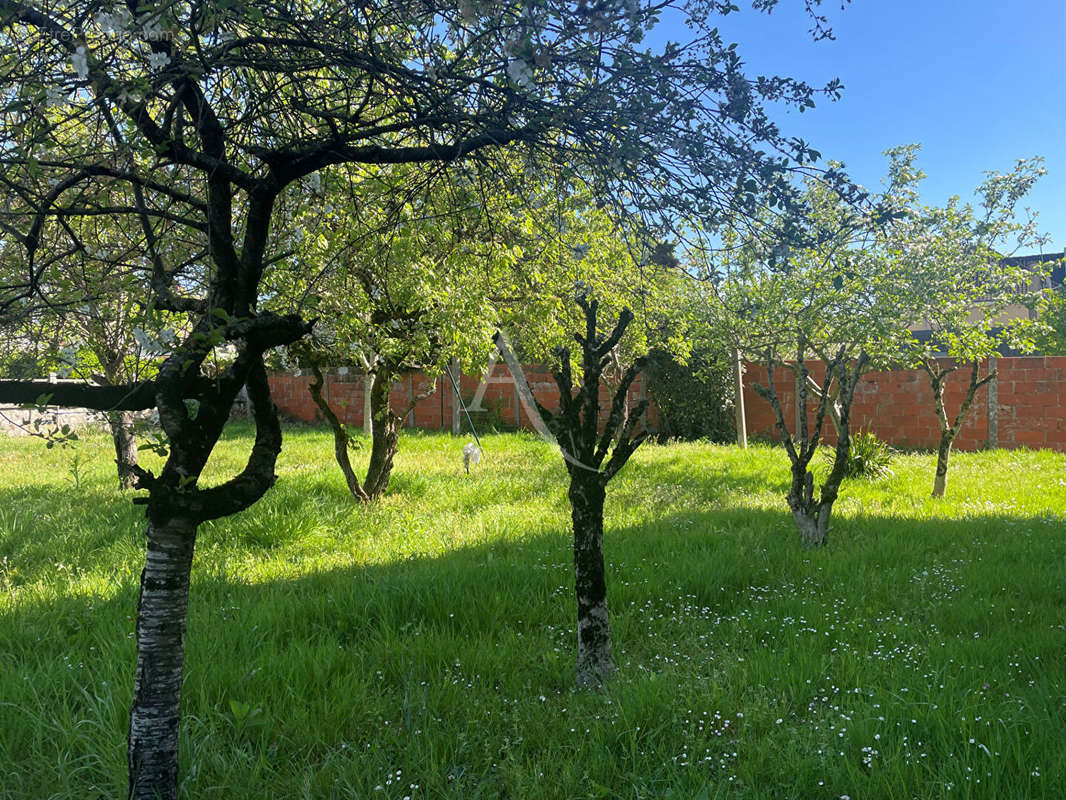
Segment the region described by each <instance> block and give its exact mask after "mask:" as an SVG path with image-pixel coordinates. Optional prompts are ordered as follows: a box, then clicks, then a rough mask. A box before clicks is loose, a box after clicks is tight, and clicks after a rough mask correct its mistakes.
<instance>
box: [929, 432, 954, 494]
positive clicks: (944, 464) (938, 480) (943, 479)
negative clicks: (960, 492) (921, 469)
mask: <svg viewBox="0 0 1066 800" xmlns="http://www.w3.org/2000/svg"><path fill="white" fill-rule="evenodd" d="M954 441H955V437H954V435H953V434H952V432H951V431H950V430H948V431H943V432H941V434H940V445H939V446H938V447H937V449H936V477H935V478H934V479H933V497H943V496H944V495H945V494H947V490H948V461H949V460H950V458H951V445H952V443H953V442H954Z"/></svg>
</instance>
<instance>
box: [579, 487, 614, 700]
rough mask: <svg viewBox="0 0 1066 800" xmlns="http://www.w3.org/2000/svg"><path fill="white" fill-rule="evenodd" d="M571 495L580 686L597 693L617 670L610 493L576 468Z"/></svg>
mask: <svg viewBox="0 0 1066 800" xmlns="http://www.w3.org/2000/svg"><path fill="white" fill-rule="evenodd" d="M585 473H587V474H585ZM569 494H570V507H571V517H572V519H573V523H574V585H575V590H576V595H577V684H578V686H580V687H584V688H592V689H596V688H599V687H601V686H602V685H603V683H604V682H605V681H606V680H607V679H608V678H610V677H611V675H612V674H613V673H614V670H615V667H614V662H613V661H612V660H611V628H610V620H609V617H608V614H607V578H606V571H605V568H604V561H603V503H604V500H605V499H606V496H607V493H606V489H605V487H604V485H603V484H602V483H601V480H600V476H599V474H597V473H595V472H590V471H587V470H583V469H581V468H580V467H574V468H573V471H572V474H571V478H570V492H569Z"/></svg>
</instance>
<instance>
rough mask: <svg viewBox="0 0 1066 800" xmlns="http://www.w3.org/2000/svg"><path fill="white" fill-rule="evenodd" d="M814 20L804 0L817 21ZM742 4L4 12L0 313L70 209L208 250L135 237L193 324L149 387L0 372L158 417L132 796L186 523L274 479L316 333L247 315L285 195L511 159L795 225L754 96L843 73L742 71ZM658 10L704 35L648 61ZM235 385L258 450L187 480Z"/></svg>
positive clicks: (637, 202) (172, 670) (159, 794)
mask: <svg viewBox="0 0 1066 800" xmlns="http://www.w3.org/2000/svg"><path fill="white" fill-rule="evenodd" d="M756 5H757V6H758V7H760V8H762V9H764V10H766V9H769V8H771V7H772V6H773V5H774V2H773V0H758V2H757V3H756ZM816 5H817V0H808V2H807V6H808V8H810V9H812V13H813V9H814V7H815V6H816ZM679 6H680V4H679ZM731 9H732V6H731V5H729V4H727V3H719V2H715V1H712V0H700V2H696V3H691V4H684V5H683V6H680V7H676V8H673V7H672V6H671V4H670V3H665V4H658V3H640V2H639V1H638V2H636V3H629V2H622V1H621V0H618V2H615V1H614V0H608V2H605V3H601V4H597V5H596V6H595V7H594V8H589V7H588V5H587V4H586V3H583V2H582V3H578V4H571V3H568V2H559V1H557V0H552V1H551V2H545V3H544V4H543V5H538V6H535V7H534V6H521V5H516V6H499V7H496V6H493V7H485V6H482V5H481V4H480V3H473V2H466V1H465V0H463V1H462V2H459V3H458V4H454V5H453V4H451V3H436V2H434V0H425V2H417V3H411V2H407V0H396V2H386V3H380V4H376V5H373V6H368V5H366V4H353V3H344V2H342V3H331V4H326V3H320V2H313V1H312V2H301V3H297V4H292V3H276V2H262V3H255V4H254V5H251V6H249V5H245V4H239V3H226V4H207V5H204V4H201V3H186V2H174V3H170V4H166V5H163V6H159V5H148V4H142V3H139V2H137V0H131V2H128V3H126V4H124V5H122V6H120V7H118V8H117V9H116V10H114V11H111V12H101V11H100V9H99V6H98V4H96V3H94V2H89V0H75V1H74V2H51V0H41V2H22V0H0V98H2V99H0V185H2V186H3V189H4V196H5V200H4V204H5V205H4V208H3V217H2V230H3V234H4V237H5V244H4V246H5V248H6V247H9V246H11V247H14V249H15V250H16V257H15V258H12V259H11V260H10V261H11V263H10V265H9V266H7V267H5V270H4V273H5V274H4V275H3V276H2V278H0V280H2V286H0V314H4V315H7V314H15V315H26V314H27V313H29V311H30V310H31V309H32V308H33V307H36V308H37V309H44V308H47V304H43V303H42V302H41V293H42V289H43V287H46V286H47V285H48V284H49V282H50V281H51V280H53V278H54V276H57V275H58V276H62V275H64V274H66V273H67V272H69V271H70V270H71V269H72V261H73V260H76V259H77V257H78V253H79V252H80V248H81V243H80V240H79V238H78V236H77V232H76V228H74V227H72V226H70V225H68V224H67V223H68V222H69V221H70V220H72V219H76V218H81V219H84V218H88V217H92V216H98V215H105V216H113V217H127V216H128V217H131V218H134V219H144V218H145V217H147V218H148V220H149V221H150V225H151V231H152V235H151V236H147V235H146V239H152V240H155V241H158V238H159V232H160V231H161V230H163V226H164V224H165V223H173V224H174V225H175V226H177V228H179V229H180V230H181V231H182V232H183V235H184V236H185V237H187V239H188V240H189V241H192V242H195V243H196V244H197V245H198V247H196V249H195V250H196V251H201V252H202V253H203V256H202V258H199V259H196V260H193V261H187V260H182V261H177V262H173V261H168V258H167V255H166V254H165V252H163V251H161V250H160V249H159V248H156V247H154V246H153V245H152V244H151V242H148V246H147V250H146V253H145V256H146V258H145V263H143V264H142V265H140V270H141V274H142V275H143V276H144V282H143V285H144V286H145V287H147V296H146V297H145V298H144V303H145V305H146V307H149V308H152V309H154V310H156V311H158V312H160V313H161V314H164V315H187V319H188V323H187V325H188V327H187V330H186V332H185V333H183V335H182V336H180V337H176V338H175V341H174V342H173V343H171V344H168V346H167V349H166V352H165V353H163V354H162V355H161V359H160V361H161V363H160V366H159V370H158V373H157V374H156V375H155V376H154V377H152V378H151V379H148V380H140V381H135V382H132V383H124V384H121V385H116V386H91V385H63V386H61V387H52V386H49V385H41V384H39V383H35V382H25V381H0V400H3V401H5V402H20V403H21V402H34V401H36V400H38V399H39V398H40V397H41V396H42V394H44V393H47V392H51V396H50V402H52V403H54V404H58V405H73V406H83V407H87V408H92V409H97V410H101V411H105V412H119V411H135V410H144V409H150V408H155V409H156V410H157V411H158V413H159V419H160V423H161V426H162V428H163V431H164V434H165V436H166V439H167V440H168V443H169V452H168V455H167V460H166V463H165V465H164V466H163V468H162V470H161V471H160V473H159V474H158V475H155V474H151V473H149V472H148V471H146V470H143V469H140V468H138V470H137V487H138V488H139V489H141V490H144V491H147V492H148V496H147V497H146V498H139V500H140V501H141V502H143V503H144V504H145V506H146V513H147V517H148V527H147V535H146V540H147V542H146V544H147V553H146V561H145V569H144V572H143V574H142V579H141V588H140V600H139V606H138V609H139V610H138V621H137V673H136V678H135V685H134V699H133V704H132V708H131V715H130V729H129V779H130V787H131V788H130V795H131V797H132V798H134V799H135V800H142V798H162V800H171V799H172V798H174V797H176V795H177V785H178V782H177V770H178V766H177V765H178V758H177V742H178V724H179V706H180V693H181V683H182V662H183V654H184V633H185V620H186V608H187V602H188V590H189V576H190V570H191V565H192V553H193V549H194V545H195V540H196V533H197V529H198V526H199V524H200V523H201V522H204V521H207V520H210V519H216V518H219V517H224V516H228V515H230V514H234V513H238V512H239V511H241V510H243V509H245V508H247V507H248V506H250V505H251V504H252V503H254V502H256V501H257V500H258V499H259V498H260V497H261V496H262V495H263V494H264V493H265V492H266V491H267V490H268V489H269V488H270V486H271V485H272V484H273V482H274V479H275V478H274V465H275V462H276V459H277V456H278V453H279V451H280V448H281V438H282V437H281V428H280V424H279V422H278V418H277V414H276V411H275V409H274V406H273V403H272V402H271V398H270V390H269V385H268V382H267V379H266V370H265V366H264V361H263V359H264V354H266V353H267V352H268V351H270V350H271V349H273V348H276V347H283V346H286V345H289V344H291V343H293V342H295V341H297V340H299V339H300V338H302V337H304V336H305V335H307V333H308V332H309V330H310V328H311V325H310V324H309V323H308V322H307V321H305V320H304V319H302V318H300V317H299V316H296V315H291V314H278V313H275V312H272V311H269V310H264V309H262V308H260V300H261V295H262V294H263V278H264V274H265V273H266V272H267V271H268V270H269V269H270V268H271V267H272V266H273V265H275V264H276V263H277V262H278V261H279V260H281V259H283V258H284V255H285V254H284V251H283V250H278V249H277V245H278V243H279V242H282V241H284V240H285V239H286V238H287V236H288V234H290V233H291V231H287V230H286V227H287V224H286V220H285V219H284V218H283V217H282V216H280V215H279V213H278V211H279V202H280V201H281V199H282V198H283V197H284V196H285V195H286V194H287V193H291V192H293V191H296V190H297V189H296V187H298V185H299V183H300V181H301V180H302V179H304V178H308V177H309V176H312V175H314V174H315V173H317V172H319V171H321V170H324V169H327V168H329V167H331V166H337V165H343V164H363V165H381V166H389V165H399V164H416V165H424V167H425V169H424V170H422V171H421V172H420V174H421V178H420V180H422V181H424V182H426V183H427V184H431V183H433V182H434V181H435V180H436V179H437V178H439V177H440V175H441V174H443V173H446V172H448V170H449V169H450V168H451V167H452V165H453V164H455V163H456V162H458V161H462V160H465V161H468V162H470V163H472V164H477V165H479V166H480V168H481V169H482V170H483V171H484V172H485V173H486V174H490V173H491V171H492V169H493V166H494V157H495V156H500V157H503V154H504V153H505V151H506V157H507V158H515V157H517V156H519V155H520V156H521V158H522V159H523V160H524V161H525V162H526V163H528V164H530V165H531V166H533V167H535V166H536V165H537V164H540V163H554V164H565V165H567V166H568V168H569V169H570V170H571V171H573V172H574V173H575V174H580V175H582V176H583V177H584V178H585V179H586V180H587V181H588V183H589V184H590V185H591V186H593V189H594V192H595V194H596V195H597V196H599V197H602V198H605V199H606V200H607V201H609V202H611V203H612V204H613V205H614V206H615V207H616V208H619V209H625V210H627V211H631V212H635V213H639V214H640V215H642V217H643V219H644V220H645V224H646V225H649V226H655V225H658V226H670V225H672V224H674V223H675V222H676V221H677V220H678V219H683V218H697V217H698V218H699V219H700V220H702V221H703V223H704V224H705V225H706V226H708V227H710V228H713V227H714V226H715V225H716V224H718V223H720V221H721V220H722V219H723V218H724V216H725V215H726V214H728V213H731V212H739V213H743V212H744V211H745V210H748V211H750V212H752V213H754V210H755V209H756V208H757V206H758V204H759V203H760V202H762V198H763V197H764V196H766V195H769V196H770V197H771V198H772V199H773V202H774V203H775V206H776V207H779V208H784V209H786V212H787V213H788V214H789V215H791V213H792V212H793V210H794V209H795V207H796V205H797V199H796V197H795V193H794V192H793V191H792V188H791V183H790V181H789V176H790V175H791V174H792V173H793V172H795V171H796V170H798V169H801V168H804V167H803V165H805V164H806V163H807V162H809V160H810V159H811V158H812V157H813V156H814V153H813V152H812V151H811V150H810V148H809V147H808V145H807V144H806V143H805V142H802V141H800V140H795V139H790V138H788V137H786V136H784V135H783V134H782V133H781V132H780V130H779V129H778V128H777V126H776V125H774V124H773V123H771V122H770V120H769V119H768V117H767V115H766V113H765V110H764V109H763V105H762V104H763V103H764V102H783V103H786V104H791V105H793V106H797V107H803V108H806V107H809V106H811V105H813V103H814V98H816V97H819V96H825V95H828V96H833V95H836V94H837V93H838V91H839V83H838V82H833V83H831V84H829V85H828V86H827V87H825V88H824V89H823V90H816V89H814V88H812V87H810V86H807V85H806V84H803V83H801V82H798V81H795V80H792V79H789V78H777V77H771V78H759V79H756V80H748V79H747V78H746V77H745V76H744V74H743V63H742V62H741V60H740V56H739V55H738V53H737V52H736V50H735V49H734V48H733V47H731V46H727V45H726V44H725V43H724V42H722V40H721V39H720V37H719V36H718V34H717V31H716V30H715V29H713V28H712V27H711V26H710V25H708V24H707V23H708V21H709V20H708V18H709V17H710V16H712V15H714V14H718V13H727V12H729V11H730V10H731ZM671 11H676V12H677V13H678V14H680V15H682V16H683V17H684V18H685V19H688V20H689V21H691V22H692V24H693V29H692V30H693V34H692V37H693V38H692V41H690V42H688V43H686V44H684V45H678V44H674V43H670V44H668V45H666V46H664V47H663V48H662V49H661V50H660V51H659V52H653V51H651V50H649V49H647V48H643V49H642V48H641V45H640V42H641V39H642V38H643V35H644V33H645V32H646V31H647V30H648V29H650V28H651V27H652V26H653V25H654V24H655V23H656V21H657V20H658V19H659V18H660V15H661V14H663V13H666V12H671ZM816 25H817V20H816ZM828 177H829V178H832V179H836V180H837V182H843V179H842V178H841V177H840V176H839V175H835V174H833V175H830V176H828ZM87 198H88V199H90V200H91V202H88V203H86V202H85V201H86V199H87ZM130 198H133V204H132V205H131V204H130ZM12 242H13V243H14V244H11V243H12ZM105 258H113V255H112V256H105ZM5 261H7V259H5ZM69 302H72V303H74V302H77V301H76V300H75V299H74V298H70V300H69ZM223 352H225V353H226V354H227V357H226V359H225V360H223V361H222V362H221V364H222V365H221V367H220V368H218V369H215V368H214V367H213V366H212V361H213V360H214V359H216V358H218V357H219V356H220V354H221V353H223ZM242 387H247V390H248V396H249V398H250V401H251V404H252V407H253V419H254V422H255V429H256V433H255V442H254V445H253V447H252V449H251V453H250V455H249V459H248V461H247V463H246V465H245V467H244V469H243V470H242V471H241V472H240V473H239V474H237V475H235V476H233V477H232V478H231V479H230V480H228V481H225V482H223V483H221V484H219V485H217V486H213V487H211V488H206V489H205V488H201V487H199V486H198V481H199V478H200V475H201V472H202V470H203V469H204V466H205V464H206V463H207V460H208V458H209V457H210V455H211V452H212V450H213V448H214V446H215V443H216V442H217V441H218V438H219V436H220V435H221V432H222V430H223V427H224V426H225V424H226V421H227V419H228V415H229V412H230V408H231V406H232V403H233V400H234V398H235V397H236V395H237V393H238V392H239V391H241V389H242Z"/></svg>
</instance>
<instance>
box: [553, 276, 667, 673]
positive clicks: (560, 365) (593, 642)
mask: <svg viewBox="0 0 1066 800" xmlns="http://www.w3.org/2000/svg"><path fill="white" fill-rule="evenodd" d="M576 302H577V304H578V306H579V307H580V308H581V311H582V313H583V315H584V317H585V332H584V333H583V334H582V333H575V334H574V339H575V340H576V341H577V343H578V344H579V345H580V346H581V351H580V370H581V371H580V375H579V383H578V386H577V391H576V392H575V390H574V389H575V387H574V380H573V371H572V367H571V354H570V350H569V348H566V347H560V348H559V349H558V350H557V351H556V357H557V360H556V363H555V366H554V367H553V368H552V376H553V377H554V379H555V383H556V385H557V386H558V387H559V410H558V411H557V412H552V411H549V410H548V409H547V408H545V407H544V406H543V405H541V404H540V402H539V401H538V402H537V410H538V411H539V412H540V414H541V417H542V418H543V419H544V420H545V422H546V423H547V426H548V429H549V430H550V431H551V433H552V434H553V435H554V436H555V438H556V440H557V442H558V443H559V447H560V449H561V450H562V454H563V463H564V464H565V465H566V471H567V473H568V474H569V476H570V488H569V490H568V496H569V498H570V512H571V518H572V520H573V525H574V587H575V592H576V595H577V684H578V686H581V687H586V688H598V687H600V686H601V685H602V684H603V682H604V681H605V680H607V679H608V678H609V677H610V676H611V674H612V673H613V672H614V669H615V667H614V662H613V661H612V660H611V628H610V619H609V616H608V613H607V579H606V570H605V568H604V560H603V504H604V501H605V500H606V497H607V484H608V482H610V480H611V479H612V478H613V477H614V476H615V475H617V474H618V472H619V471H620V470H621V469H622V467H624V466H625V465H626V462H627V461H629V458H630V456H632V455H633V453H634V452H635V451H636V449H637V448H638V447H640V445H641V443H642V442H643V441H644V440H645V439H646V438H647V436H648V434H647V432H641V433H639V434H638V433H636V428H637V425H638V424H639V423H640V421H641V420H642V418H643V416H644V412H645V410H646V409H647V407H648V401H647V400H642V401H641V402H640V403H639V404H638V406H637V407H636V408H635V409H634V410H633V413H631V414H630V415H629V416H628V418H624V408H625V404H626V397H627V395H628V394H629V388H630V386H631V385H632V384H633V380H634V379H635V378H636V376H637V375H638V374H639V373H640V371H641V369H643V367H644V360H643V359H637V360H636V361H635V362H634V363H633V364H632V365H631V366H630V367H628V368H627V369H626V370H625V372H624V373H623V375H622V378H621V380H620V381H619V383H618V388H617V389H616V390H615V391H614V393H613V399H612V400H611V406H610V411H609V412H608V414H607V417H606V418H605V419H604V420H603V424H602V425H601V415H600V381H601V378H602V376H603V372H604V370H605V369H606V368H607V367H608V365H609V364H610V360H611V352H612V351H613V350H614V348H615V347H616V346H617V345H618V343H619V342H620V341H621V340H622V337H623V336H624V335H625V332H626V328H627V327H629V324H630V323H631V322H632V321H633V314H632V312H631V311H629V309H623V310H622V313H621V314H620V315H619V318H618V322H617V324H615V326H614V329H613V330H612V331H611V333H610V334H601V333H600V332H599V330H598V328H597V319H596V316H597V311H598V309H599V303H598V301H597V300H595V299H590V298H589V296H588V294H587V291H586V290H579V292H578V294H577V297H576ZM608 453H610V457H609V458H608ZM605 462H606V463H605Z"/></svg>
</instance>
